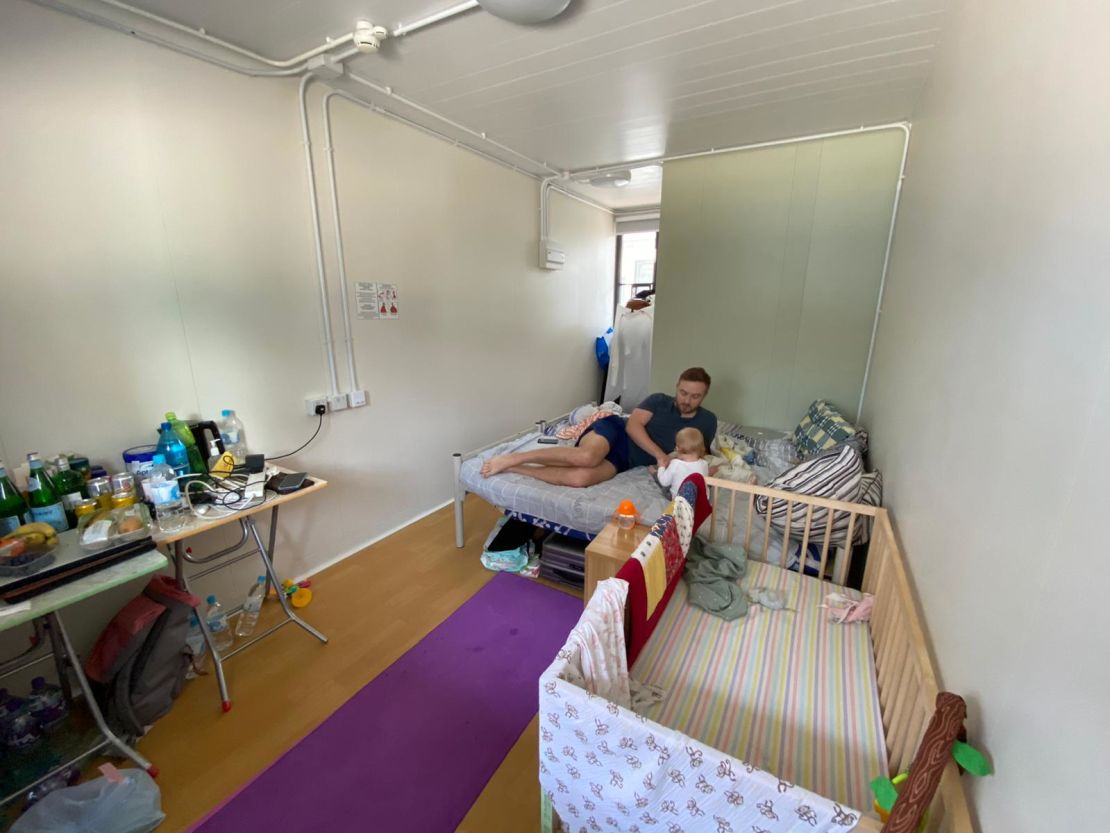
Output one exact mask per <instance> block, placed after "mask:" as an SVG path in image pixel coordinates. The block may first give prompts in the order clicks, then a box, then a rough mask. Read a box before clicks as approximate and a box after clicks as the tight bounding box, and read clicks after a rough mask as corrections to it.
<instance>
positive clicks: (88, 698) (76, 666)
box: [50, 611, 158, 778]
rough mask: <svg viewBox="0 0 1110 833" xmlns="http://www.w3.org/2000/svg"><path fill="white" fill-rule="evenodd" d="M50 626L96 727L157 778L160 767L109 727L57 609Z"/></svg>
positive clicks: (113, 744) (127, 755) (113, 743)
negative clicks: (60, 645) (55, 632)
mask: <svg viewBox="0 0 1110 833" xmlns="http://www.w3.org/2000/svg"><path fill="white" fill-rule="evenodd" d="M50 628H51V630H56V631H57V634H58V637H59V639H61V642H62V648H63V649H64V651H65V655H66V660H67V661H68V662H69V665H70V668H71V670H72V671H73V676H74V677H76V678H77V685H78V686H80V688H81V693H82V694H84V695H85V704H86V705H87V706H88V709H89V712H90V713H91V714H92V716H93V720H94V721H96V728H98V729H99V730H100V733H101V734H102V735H104V737H105V738H107V740H108V742H109V743H110V744H112V746H114V747H115V748H116V749H117V750H119V752H120V753H121V754H123V755H125V756H126V757H128V758H130V759H131V760H132V761H134V762H135V763H136V764H138V765H139V766H140V767H142V768H143V769H145V770H146V771H147V772H148V773H149V774H150V777H151V778H157V777H158V767H156V766H154V764H152V763H151V762H150V761H148V760H147V759H146V758H144V757H143V756H142V755H140V754H139V753H138V752H136V751H135V750H134V749H132V748H131V747H130V746H128V745H127V744H126V743H124V742H123V741H122V740H121V739H120V738H119V737H117V736H116V733H115V732H113V731H112V730H111V729H109V728H108V724H107V722H105V720H104V715H103V714H101V712H100V706H99V705H97V702H96V698H95V697H93V693H92V689H91V688H90V687H89V681H88V679H87V678H86V677H85V669H83V668H82V667H81V659H80V657H78V656H77V652H76V651H74V650H73V644H72V643H71V642H70V641H69V634H68V633H66V629H65V627H63V625H62V620H61V617H60V616H58V612H57V611H54V612H52V613H51V614H50Z"/></svg>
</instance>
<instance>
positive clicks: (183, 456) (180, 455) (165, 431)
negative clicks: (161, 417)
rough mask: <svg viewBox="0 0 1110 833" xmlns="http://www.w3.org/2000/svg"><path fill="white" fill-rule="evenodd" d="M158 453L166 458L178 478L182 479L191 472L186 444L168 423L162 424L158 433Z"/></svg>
mask: <svg viewBox="0 0 1110 833" xmlns="http://www.w3.org/2000/svg"><path fill="white" fill-rule="evenodd" d="M158 453H159V454H161V455H162V456H163V457H165V458H166V463H167V464H168V465H169V466H170V468H172V469H173V470H174V472H176V473H177V476H178V477H182V476H184V475H186V474H188V473H189V472H190V471H191V469H190V467H189V451H188V449H186V448H185V443H183V442H181V438H180V437H179V436H177V434H176V433H175V432H174V430H173V426H172V425H171V424H170V423H168V422H163V423H162V427H161V429H160V430H159V433H158Z"/></svg>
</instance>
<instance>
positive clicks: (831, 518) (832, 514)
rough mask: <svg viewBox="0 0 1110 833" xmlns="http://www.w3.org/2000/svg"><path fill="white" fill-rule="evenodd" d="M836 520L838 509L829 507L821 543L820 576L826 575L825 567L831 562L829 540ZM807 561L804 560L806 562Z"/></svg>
mask: <svg viewBox="0 0 1110 833" xmlns="http://www.w3.org/2000/svg"><path fill="white" fill-rule="evenodd" d="M835 522H836V510H835V509H828V510H826V511H825V541H824V543H822V544H821V568H820V572H819V573H818V574H817V575H818V577H819V578H820V577H821V576H823V575H825V567H826V566H827V565H828V563H829V540H830V539H831V538H832V528H833V524H834V523H835ZM804 563H805V562H803V564H804Z"/></svg>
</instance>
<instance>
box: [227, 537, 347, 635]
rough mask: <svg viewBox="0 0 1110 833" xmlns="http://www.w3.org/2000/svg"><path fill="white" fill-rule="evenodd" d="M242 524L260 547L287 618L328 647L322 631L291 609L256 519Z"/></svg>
mask: <svg viewBox="0 0 1110 833" xmlns="http://www.w3.org/2000/svg"><path fill="white" fill-rule="evenodd" d="M240 523H242V524H245V525H246V528H247V531H248V532H249V533H250V534H251V537H252V538H254V543H255V545H256V546H257V547H258V554H259V557H260V558H261V559H262V564H263V566H264V567H265V568H266V575H268V576H269V577H270V580H271V581H273V583H274V586H275V587H276V588H277V597H278V601H279V602H280V603H281V609H282V610H283V611H285V616H286V618H287V619H289V621H291V622H292V623H293V624H295V625H299V626H300V627H301V628H303V629H304V630H306V631H308V632H309V633H310V634H312V635H313V636H315V637H316V638H317V639H319V640H320V641H321V642H323V643H324V644H325V645H326V644H327V642H328V638H327V637H326V636H324V635H323V634H322V633H320V631H318V630H316V628H314V627H312V625H310V624H308V622H305V621H304V620H303V619H301V618H300V617H299V616H298V615H297V614H296V613H294V612H293V610H292V608H290V607H289V600H288V599H286V598H285V592H284V591H283V589H282V587H281V583H280V582H279V581H278V577H277V573H276V572H275V571H274V564H273V562H272V561H271V560H270V554H269V553H268V552H267V551H266V548H265V547H264V546H263V545H262V536H261V535H259V534H258V527H257V526H255V524H254V518H253V517H247V518H243V520H242V521H240Z"/></svg>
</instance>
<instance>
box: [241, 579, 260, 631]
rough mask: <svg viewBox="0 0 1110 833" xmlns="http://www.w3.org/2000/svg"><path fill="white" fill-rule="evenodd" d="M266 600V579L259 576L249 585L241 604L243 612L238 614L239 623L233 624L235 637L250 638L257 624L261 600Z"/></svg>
mask: <svg viewBox="0 0 1110 833" xmlns="http://www.w3.org/2000/svg"><path fill="white" fill-rule="evenodd" d="M264 598H266V577H265V576H259V577H258V581H256V582H255V583H254V584H252V585H251V589H250V590H248V591H247V598H246V600H244V602H243V612H242V613H240V614H239V621H238V622H236V623H235V635H236V636H250V635H251V634H252V633H254V627H255V625H257V624H258V614H259V613H260V612H261V611H262V600H263V599H264Z"/></svg>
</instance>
